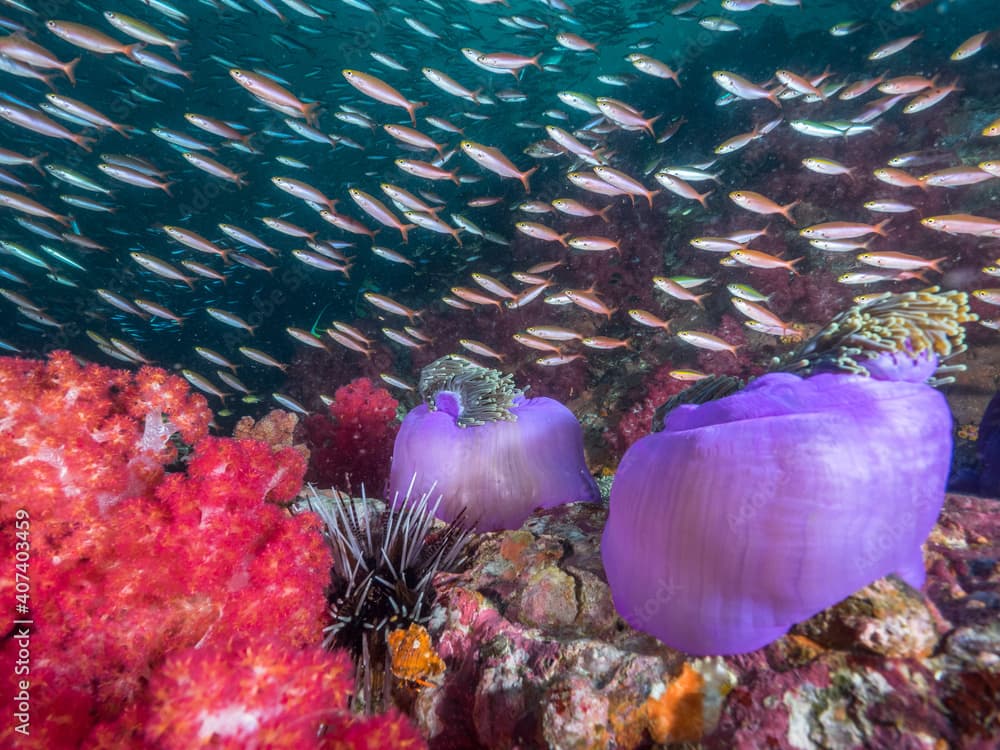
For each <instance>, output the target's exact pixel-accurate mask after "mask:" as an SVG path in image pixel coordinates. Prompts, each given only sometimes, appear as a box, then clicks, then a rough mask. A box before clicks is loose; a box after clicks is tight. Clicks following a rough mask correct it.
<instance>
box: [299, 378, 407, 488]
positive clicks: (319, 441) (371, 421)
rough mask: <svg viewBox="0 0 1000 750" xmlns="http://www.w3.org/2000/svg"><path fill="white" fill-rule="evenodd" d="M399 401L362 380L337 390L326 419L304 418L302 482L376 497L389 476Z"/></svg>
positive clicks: (318, 415) (358, 379) (368, 381)
mask: <svg viewBox="0 0 1000 750" xmlns="http://www.w3.org/2000/svg"><path fill="white" fill-rule="evenodd" d="M398 405H399V402H398V401H396V399H394V398H393V397H392V395H391V394H390V393H389V392H388V391H387V390H386V389H385V388H381V387H378V386H376V385H375V384H374V383H372V381H371V380H369V379H368V378H357V379H356V380H353V381H351V382H350V383H349V384H348V385H345V386H342V387H340V388H338V389H337V392H336V393H335V394H334V400H333V403H332V404H331V405H330V410H329V414H328V415H323V414H316V415H313V416H311V417H309V418H307V419H306V420H305V429H306V435H307V438H308V441H307V445H308V448H309V451H310V454H311V458H310V462H309V473H308V479H309V481H311V482H315V483H317V484H320V485H322V486H324V487H336V488H338V489H341V490H345V491H349V492H351V493H353V494H360V492H361V488H362V486H364V488H365V490H366V491H367V492H368V493H369V494H378V493H380V492H381V491H382V490H383V488H384V487H385V484H386V480H387V479H388V476H389V461H390V459H391V457H392V447H393V442H394V441H395V439H396V433H397V432H398V431H399V420H397V419H396V407H397V406H398Z"/></svg>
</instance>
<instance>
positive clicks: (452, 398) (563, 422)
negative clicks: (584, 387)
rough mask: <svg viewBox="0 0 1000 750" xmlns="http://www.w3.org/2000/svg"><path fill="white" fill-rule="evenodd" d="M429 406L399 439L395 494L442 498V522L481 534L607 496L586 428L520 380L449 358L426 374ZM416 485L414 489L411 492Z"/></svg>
mask: <svg viewBox="0 0 1000 750" xmlns="http://www.w3.org/2000/svg"><path fill="white" fill-rule="evenodd" d="M420 391H421V395H422V396H423V397H424V400H425V403H424V404H421V405H420V406H417V407H416V408H415V409H413V410H412V411H410V412H409V414H407V415H406V417H405V419H404V420H403V424H402V426H401V427H400V430H399V434H398V435H397V437H396V443H395V447H394V449H393V456H392V468H391V471H390V475H389V497H395V496H397V495H398V496H399V497H403V496H405V495H406V494H407V492H409V494H410V496H411V497H419V496H420V495H422V494H425V493H427V494H430V495H431V496H434V497H436V496H437V495H441V497H442V499H441V503H440V505H439V506H438V510H437V516H438V517H439V518H441V519H443V520H445V521H448V522H452V521H455V520H456V519H457V518H458V517H459V514H460V513H463V512H464V520H465V522H466V523H468V524H470V525H472V526H473V527H474V528H475V529H476V530H477V531H494V530H497V529H516V528H518V527H520V526H521V524H522V523H523V522H524V521H525V519H526V518H527V517H528V516H529V515H531V513H532V512H533V511H534V510H535V509H536V508H551V507H553V506H556V505H561V504H563V503H570V502H575V501H581V500H586V501H593V500H597V499H599V497H600V495H599V492H598V490H597V485H596V483H595V482H594V479H593V477H591V475H590V472H589V471H588V469H587V463H586V460H585V458H584V452H583V430H582V429H581V427H580V423H579V422H578V421H577V419H576V417H575V416H573V413H572V412H571V411H570V410H569V409H567V408H566V407H565V406H563V405H562V404H561V403H559V402H558V401H555V400H553V399H550V398H525V397H524V396H523V395H522V394H521V393H520V392H519V391H517V390H516V389H515V387H514V385H513V379H512V378H511V377H510V376H504V375H502V374H501V373H499V372H497V371H496V370H491V369H489V368H485V367H481V366H479V365H475V364H474V363H472V362H470V361H469V360H467V359H465V358H464V357H457V356H449V357H444V358H442V359H440V360H437V361H436V362H433V363H431V364H430V365H428V366H427V367H426V368H424V372H423V374H422V376H421V380H420ZM411 485H412V486H411Z"/></svg>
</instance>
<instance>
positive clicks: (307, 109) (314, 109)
mask: <svg viewBox="0 0 1000 750" xmlns="http://www.w3.org/2000/svg"><path fill="white" fill-rule="evenodd" d="M321 106H323V103H322V102H309V103H308V104H303V105H302V114H303V116H304V117H305V118H306V124H308V125H312V126H313V127H316V125H317V123H318V122H319V113H318V110H319V108H320V107H321Z"/></svg>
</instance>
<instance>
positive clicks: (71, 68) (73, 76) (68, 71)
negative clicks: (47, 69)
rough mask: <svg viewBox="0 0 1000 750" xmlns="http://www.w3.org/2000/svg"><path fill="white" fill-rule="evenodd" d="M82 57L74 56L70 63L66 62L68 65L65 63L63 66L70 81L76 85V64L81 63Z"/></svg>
mask: <svg viewBox="0 0 1000 750" xmlns="http://www.w3.org/2000/svg"><path fill="white" fill-rule="evenodd" d="M81 59H83V58H80V57H77V58H74V59H72V60H70V61H69V62H68V63H66V65H64V66H63V68H62V72H63V73H64V74H65V76H66V77H67V78H68V79H69V82H70V83H71V84H73V85H74V86H76V73H74V72H73V71H74V70H76V66H77V65H79V64H80V60H81Z"/></svg>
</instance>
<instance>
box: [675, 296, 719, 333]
mask: <svg viewBox="0 0 1000 750" xmlns="http://www.w3.org/2000/svg"><path fill="white" fill-rule="evenodd" d="M710 294H711V292H705V293H704V294H699V295H698V296H697V297H695V298H694V300H693V301H694V303H695V304H696V305H698V307H700V308H701V309H702V310H704V309H705V303H704V302H702V300H703V299H705V297H707V296H709V295H710ZM667 325H670V321H667Z"/></svg>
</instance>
